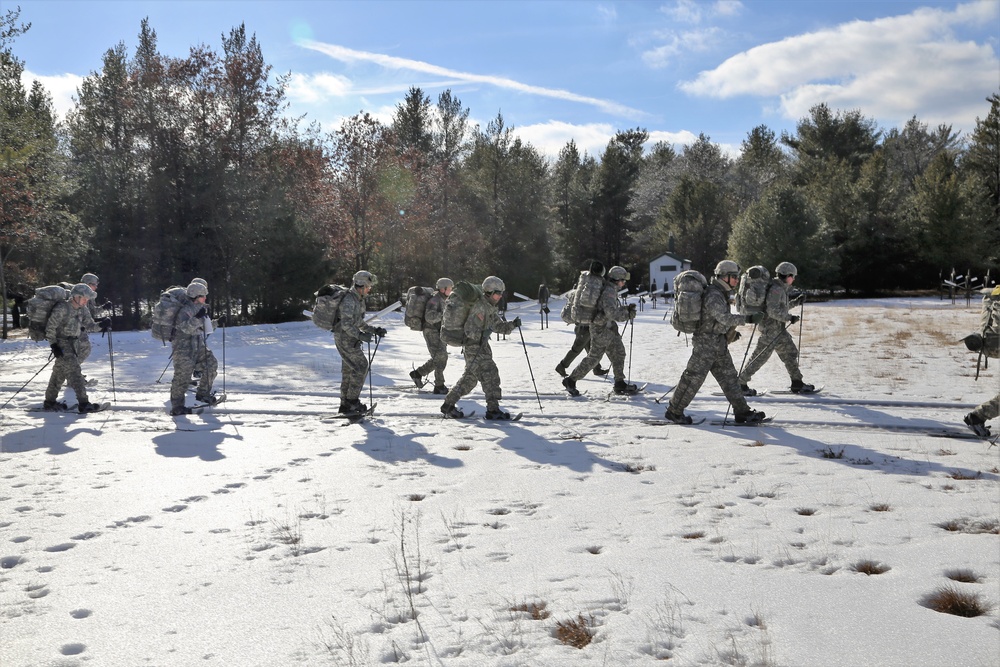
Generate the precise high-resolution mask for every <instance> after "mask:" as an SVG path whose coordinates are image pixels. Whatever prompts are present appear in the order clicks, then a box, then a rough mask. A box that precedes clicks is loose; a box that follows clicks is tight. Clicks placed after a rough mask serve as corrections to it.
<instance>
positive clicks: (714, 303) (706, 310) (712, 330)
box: [695, 278, 746, 336]
mask: <svg viewBox="0 0 1000 667" xmlns="http://www.w3.org/2000/svg"><path fill="white" fill-rule="evenodd" d="M729 292H730V289H729V286H728V285H726V283H724V282H722V281H721V280H719V279H717V278H716V279H713V280H712V281H711V282H710V283H709V284H708V287H707V288H705V296H704V297H703V298H702V300H701V323H700V324H699V325H698V330H697V331H696V332H695V334H711V335H716V336H719V335H725V334H726V333H727V332H728V331H729V330H730V329H732V328H733V327H736V326H739V325H741V324H746V318H745V317H744V316H743V315H734V314H733V312H732V310H730V307H729Z"/></svg>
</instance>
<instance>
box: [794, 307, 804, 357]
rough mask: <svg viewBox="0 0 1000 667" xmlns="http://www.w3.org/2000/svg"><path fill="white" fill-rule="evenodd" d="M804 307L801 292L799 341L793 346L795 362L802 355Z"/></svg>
mask: <svg viewBox="0 0 1000 667" xmlns="http://www.w3.org/2000/svg"><path fill="white" fill-rule="evenodd" d="M805 309H806V296H805V294H804V293H803V295H802V301H801V302H800V303H799V342H798V344H797V345H796V346H795V363H799V358H800V357H801V356H802V315H803V314H804V313H805Z"/></svg>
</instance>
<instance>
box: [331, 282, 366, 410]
mask: <svg viewBox="0 0 1000 667" xmlns="http://www.w3.org/2000/svg"><path fill="white" fill-rule="evenodd" d="M339 313H340V315H339V319H338V321H337V324H336V326H334V327H333V340H334V341H335V342H336V343H337V352H339V353H340V359H341V367H340V375H341V379H340V401H341V403H345V402H348V401H356V400H358V397H359V396H361V390H362V389H363V388H364V386H365V376H366V375H368V359H367V357H365V354H364V352H362V351H361V338H362V334H373V333H374V329H373V328H372V327H370V326H368V325H367V324H365V299H364V297H363V296H361V294H360V293H359V292H358V290H357V288H353V287H352V288H351V289H350V290H349V291H348V292H347V294H345V295H344V299H343V300H342V301H341V302H340V310H339Z"/></svg>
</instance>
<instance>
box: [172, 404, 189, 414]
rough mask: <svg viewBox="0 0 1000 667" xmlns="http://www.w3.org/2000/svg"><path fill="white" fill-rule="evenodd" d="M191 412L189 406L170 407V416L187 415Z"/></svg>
mask: <svg viewBox="0 0 1000 667" xmlns="http://www.w3.org/2000/svg"><path fill="white" fill-rule="evenodd" d="M191 412H192V410H191V408H189V407H188V406H186V405H175V406H174V407H172V408H170V416H171V417H179V416H180V415H189V414H191Z"/></svg>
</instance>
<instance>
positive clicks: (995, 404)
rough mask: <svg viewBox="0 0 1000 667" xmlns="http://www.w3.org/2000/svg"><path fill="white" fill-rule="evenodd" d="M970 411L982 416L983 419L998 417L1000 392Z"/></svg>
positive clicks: (999, 415)
mask: <svg viewBox="0 0 1000 667" xmlns="http://www.w3.org/2000/svg"><path fill="white" fill-rule="evenodd" d="M972 413H973V414H975V415H979V416H980V417H982V418H983V421H989V420H990V419H996V418H997V417H1000V394H997V395H996V396H994V397H993V398H991V399H990V400H988V401H986V402H985V403H983V404H981V405H979V406H978V407H977V408H976V409H975V410H973V411H972Z"/></svg>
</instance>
